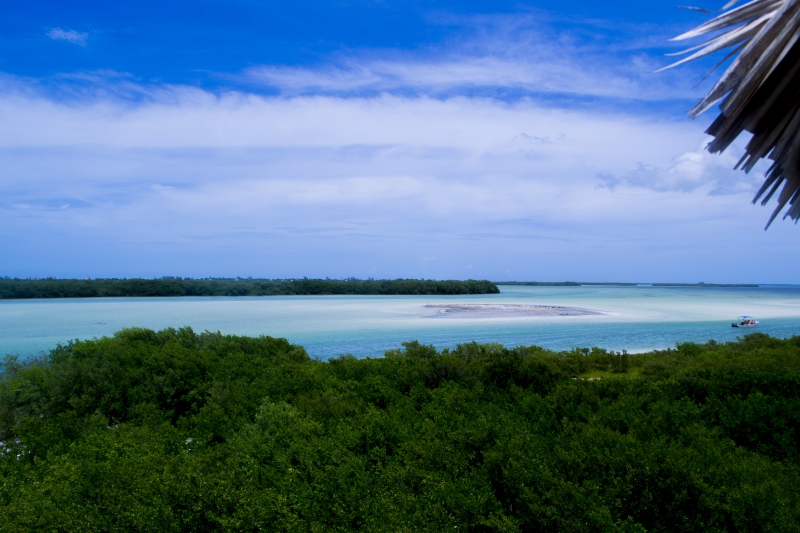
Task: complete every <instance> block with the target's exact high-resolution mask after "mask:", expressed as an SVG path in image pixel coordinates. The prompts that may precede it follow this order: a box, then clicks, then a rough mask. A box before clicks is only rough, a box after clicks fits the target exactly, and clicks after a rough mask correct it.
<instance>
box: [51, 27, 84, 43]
mask: <svg viewBox="0 0 800 533" xmlns="http://www.w3.org/2000/svg"><path fill="white" fill-rule="evenodd" d="M47 36H48V37H50V38H51V39H53V40H55V41H67V42H68V43H72V44H77V45H79V46H86V41H87V40H88V39H89V34H88V33H87V32H85V31H82V32H81V31H75V30H65V29H63V28H53V29H51V30H50V31H48V32H47Z"/></svg>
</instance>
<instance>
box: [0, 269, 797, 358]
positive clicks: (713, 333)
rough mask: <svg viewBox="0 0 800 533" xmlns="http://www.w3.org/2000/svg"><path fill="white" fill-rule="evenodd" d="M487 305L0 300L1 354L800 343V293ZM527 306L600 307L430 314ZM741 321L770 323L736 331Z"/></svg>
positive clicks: (533, 296) (582, 293)
mask: <svg viewBox="0 0 800 533" xmlns="http://www.w3.org/2000/svg"><path fill="white" fill-rule="evenodd" d="M500 290H501V292H500V294H492V295H480V296H437V297H435V296H291V297H276V296H268V297H239V298H233V297H214V298H194V297H184V298H89V299H63V300H0V354H3V353H12V354H19V355H20V356H22V357H26V356H30V355H35V354H39V353H42V352H46V351H48V350H50V349H51V348H53V347H55V346H56V345H57V344H58V343H65V342H67V341H69V340H70V339H91V338H93V337H101V336H103V335H112V334H113V333H114V332H116V331H118V330H120V329H122V328H124V327H130V326H140V327H147V328H152V329H161V328H164V327H180V326H186V325H188V326H191V327H192V328H194V330H195V331H203V330H210V331H221V332H222V333H230V334H237V335H271V336H274V337H285V338H287V339H289V340H290V341H291V342H293V343H296V344H300V345H302V346H304V347H305V348H306V350H308V352H309V354H310V355H311V356H312V357H319V358H321V359H327V358H329V357H335V356H338V355H341V354H345V353H351V354H353V355H355V356H358V357H365V356H380V355H382V354H383V352H384V350H386V349H389V348H398V347H400V343H401V342H403V341H408V340H418V341H420V342H422V343H425V344H434V345H435V346H437V347H439V348H442V347H454V346H455V345H456V344H458V343H462V342H470V341H477V342H499V343H502V344H505V345H507V346H515V345H520V344H526V345H528V344H537V345H540V346H544V347H546V348H551V349H556V350H562V349H570V348H574V347H591V346H599V347H602V348H607V349H613V350H622V349H626V350H628V351H629V352H641V351H647V350H652V349H656V348H666V347H670V346H674V345H675V344H676V343H677V342H684V341H695V342H705V341H707V340H709V339H714V340H716V341H728V340H734V339H735V338H736V337H737V336H741V335H743V334H745V333H750V332H754V331H761V332H764V333H768V334H770V335H773V336H776V337H789V336H792V335H796V334H800V286H762V287H759V288H712V287H619V286H616V287H615V286H582V287H525V286H508V285H505V286H500ZM476 303H477V304H528V305H558V306H568V307H576V308H582V309H591V310H594V311H600V312H601V313H602V314H597V315H585V316H544V317H535V316H534V317H532V316H501V317H498V316H491V315H490V314H489V315H486V314H481V313H475V314H473V315H470V316H462V315H460V316H458V317H442V316H440V315H439V313H438V311H437V309H436V308H426V307H425V305H426V304H476ZM437 315H439V316H437ZM738 315H752V316H755V317H756V318H757V319H758V320H760V321H761V324H760V325H759V326H758V327H756V328H752V329H744V330H743V329H736V328H731V327H730V323H731V322H732V321H733V320H734V319H735V318H736V317H737V316H738Z"/></svg>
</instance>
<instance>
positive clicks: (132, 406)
mask: <svg viewBox="0 0 800 533" xmlns="http://www.w3.org/2000/svg"><path fill="white" fill-rule="evenodd" d="M0 440H2V445H0V449H1V450H2V453H0V476H2V483H1V484H0V506H2V512H0V530H2V531H8V532H12V531H20V532H21V531H97V532H100V531H107V532H114V531H119V532H122V531H126V532H127V531H158V532H169V531H175V532H179V531H180V532H208V531H286V532H289V531H292V532H294V531H303V532H307V531H309V532H322V531H325V532H328V531H342V532H343V531H370V532H371V531H375V532H378V531H380V532H385V531H408V532H411V531H431V532H441V531H471V532H495V531H496V532H523V531H525V532H527V531H530V532H533V531H535V532H563V531H573V532H613V531H619V532H644V531H650V532H670V533H675V532H709V531H720V532H721V531H731V532H733V531H742V532H744V531H748V532H755V531H782V532H787V531H798V529H800V337H793V338H791V339H785V340H781V339H775V338H771V337H768V336H766V335H763V334H752V335H747V336H746V337H744V338H742V339H740V340H738V341H736V342H730V343H725V344H721V343H715V342H708V343H706V344H694V343H684V344H679V345H678V346H677V347H676V348H675V349H671V350H665V351H656V352H651V353H647V354H641V355H629V354H627V353H624V352H623V353H615V352H609V351H606V350H601V349H597V348H592V349H575V350H571V351H567V352H553V351H549V350H545V349H543V348H540V347H537V346H522V347H517V348H506V347H503V346H501V345H497V344H475V343H469V344H462V345H459V346H458V347H456V348H454V349H442V350H437V349H435V348H434V347H432V346H425V345H421V344H419V343H417V342H409V343H405V344H403V347H402V348H400V349H395V350H389V351H388V352H386V354H385V357H380V358H367V359H356V358H354V357H352V356H346V355H345V356H341V357H339V358H336V359H333V360H330V361H327V362H323V361H317V360H313V359H310V358H309V357H308V356H307V354H306V352H305V350H304V349H303V348H302V347H300V346H296V345H293V344H290V343H289V342H288V341H286V340H283V339H276V338H270V337H258V338H248V337H236V336H226V335H221V334H219V333H209V332H206V333H202V334H196V333H195V332H193V331H192V330H191V329H189V328H183V329H178V330H175V329H165V330H162V331H158V332H156V331H151V330H146V329H126V330H122V331H120V332H118V333H117V334H115V335H114V336H113V337H104V338H101V339H96V340H91V341H79V342H73V343H69V344H67V345H63V346H59V347H58V348H56V349H54V350H52V351H51V352H50V353H49V354H48V355H47V356H43V357H41V358H39V359H28V360H25V361H21V360H18V359H16V358H14V357H10V356H9V357H7V358H6V359H5V362H4V364H3V367H2V376H1V377H0Z"/></svg>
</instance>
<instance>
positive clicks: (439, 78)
mask: <svg viewBox="0 0 800 533" xmlns="http://www.w3.org/2000/svg"><path fill="white" fill-rule="evenodd" d="M459 23H460V24H462V25H467V26H468V28H469V30H470V31H469V32H467V33H466V34H465V35H462V36H461V37H460V38H458V39H455V40H453V41H450V42H448V43H447V45H446V46H445V47H443V46H441V45H438V46H433V47H428V48H421V49H419V50H415V51H398V50H366V51H352V52H347V53H341V54H339V55H337V56H334V57H330V58H327V59H326V61H325V62H324V63H321V64H319V65H311V66H300V67H298V66H280V65H260V66H258V65H257V66H253V67H251V68H249V69H247V70H246V71H245V72H244V73H243V76H242V79H244V80H245V81H249V82H250V83H253V84H257V85H263V86H267V87H272V88H274V89H277V90H278V91H280V92H281V93H282V94H286V95H300V94H331V95H369V94H376V93H381V92H389V93H393V94H405V95H409V94H411V95H413V94H427V95H431V96H437V97H441V96H453V95H455V94H464V95H471V96H474V95H479V96H490V97H491V96H497V95H498V94H499V95H500V96H501V97H505V96H507V95H508V94H511V95H516V96H517V97H519V96H528V95H534V96H536V95H539V96H541V95H567V96H574V97H584V98H607V99H622V100H638V101H649V102H653V101H660V100H665V99H666V100H672V99H680V98H694V97H699V96H700V95H701V92H700V91H699V90H696V89H692V85H693V83H692V81H691V80H692V79H693V78H692V77H693V76H696V75H697V72H696V71H694V70H688V69H684V70H683V71H677V70H676V71H671V72H668V73H665V74H666V75H665V74H655V73H654V71H655V70H657V69H658V68H659V67H660V66H663V64H664V59H663V58H662V57H661V55H662V54H663V52H664V47H663V43H664V42H666V37H667V36H666V35H665V36H664V39H663V40H661V41H660V42H661V43H662V46H661V48H655V47H654V41H655V38H654V37H653V36H652V35H650V36H647V35H639V33H642V34H643V33H644V32H645V29H643V28H639V29H630V28H629V29H628V33H629V34H626V36H625V38H624V39H618V40H619V41H620V42H609V40H608V38H607V36H606V38H605V39H602V40H601V39H600V38H598V37H597V36H598V34H599V32H598V31H596V29H595V31H588V30H587V31H583V32H578V31H576V29H575V27H574V26H573V27H572V29H571V30H569V31H568V30H556V29H554V28H552V27H549V26H547V25H544V24H541V23H540V22H538V21H537V18H536V17H534V16H533V15H524V14H523V15H520V16H516V17H507V16H494V17H480V18H476V19H472V20H468V21H459ZM598 23H602V21H600V22H598ZM651 30H652V28H651ZM630 33H633V34H634V35H630ZM695 79H699V77H697V78H695Z"/></svg>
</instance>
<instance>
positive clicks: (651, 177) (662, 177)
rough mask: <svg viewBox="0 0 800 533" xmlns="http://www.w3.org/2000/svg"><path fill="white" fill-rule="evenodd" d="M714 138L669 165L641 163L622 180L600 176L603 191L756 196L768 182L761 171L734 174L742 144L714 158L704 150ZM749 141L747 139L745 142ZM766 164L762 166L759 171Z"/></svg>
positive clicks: (622, 176)
mask: <svg viewBox="0 0 800 533" xmlns="http://www.w3.org/2000/svg"><path fill="white" fill-rule="evenodd" d="M710 140H711V138H710V137H709V138H708V139H706V140H704V141H703V143H702V146H700V147H698V148H697V149H696V150H692V151H689V152H684V153H682V154H680V155H677V156H675V157H674V158H673V159H672V161H671V162H670V164H669V165H667V166H657V165H651V164H646V163H643V162H641V161H638V162H637V163H636V166H635V168H634V169H633V170H630V171H628V172H626V173H625V174H623V175H621V176H616V175H614V174H609V173H600V174H598V175H597V178H598V180H599V181H600V184H599V187H605V188H608V189H610V190H615V189H617V187H620V186H627V187H639V188H644V189H649V190H652V191H655V192H667V191H675V192H684V193H689V192H693V191H695V190H698V189H702V190H704V191H706V192H707V193H708V194H709V195H712V196H716V195H728V194H739V193H749V194H754V193H755V192H756V190H757V189H758V187H759V186H760V184H761V183H762V182H763V180H764V175H763V173H760V172H758V171H754V172H751V173H750V174H745V173H744V172H742V171H740V170H734V166H735V165H736V162H737V160H738V157H737V156H736V154H738V153H742V149H741V146H740V145H741V143H742V141H741V140H740V141H737V142H736V143H735V144H734V145H732V146H731V147H730V148H729V149H728V151H726V152H725V153H723V154H721V155H716V154H710V153H708V152H707V151H706V150H705V149H704V148H703V147H704V146H705V145H706V144H708V141H710ZM745 141H746V139H745ZM763 166H765V164H762V165H759V168H761V167H763Z"/></svg>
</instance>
